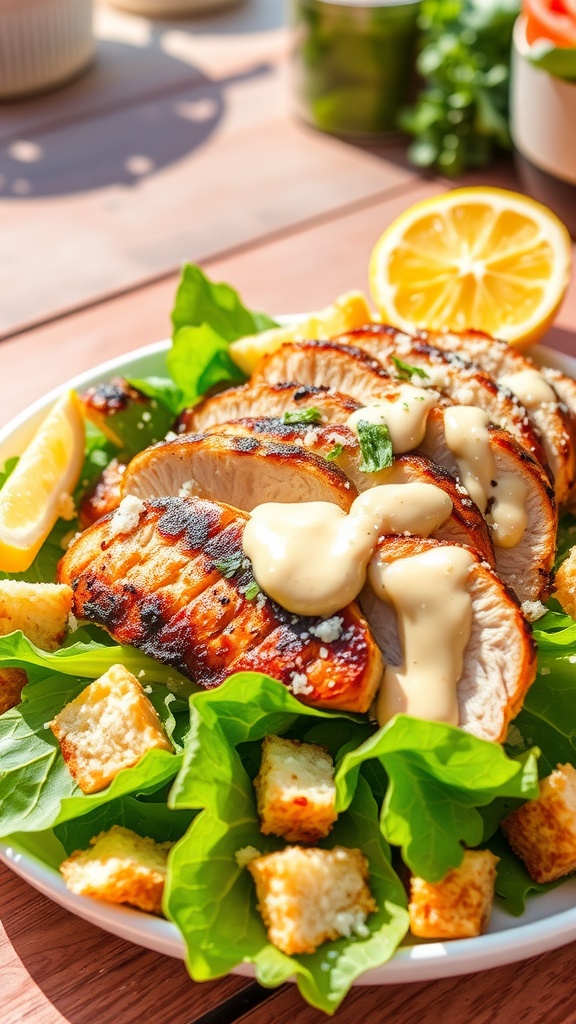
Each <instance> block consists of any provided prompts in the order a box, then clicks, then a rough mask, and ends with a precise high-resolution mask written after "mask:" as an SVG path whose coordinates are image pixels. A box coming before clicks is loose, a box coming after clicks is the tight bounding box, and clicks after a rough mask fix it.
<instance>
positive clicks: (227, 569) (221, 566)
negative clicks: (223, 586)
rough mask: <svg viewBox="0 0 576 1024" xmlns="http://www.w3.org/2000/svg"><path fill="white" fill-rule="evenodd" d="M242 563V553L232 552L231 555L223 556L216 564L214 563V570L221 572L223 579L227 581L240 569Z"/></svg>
mask: <svg viewBox="0 0 576 1024" xmlns="http://www.w3.org/2000/svg"><path fill="white" fill-rule="evenodd" d="M243 561H244V553H243V552H242V551H233V552H232V554H231V555H225V556H224V558H221V559H220V560H219V561H218V562H214V563H213V565H214V568H215V569H218V572H221V573H222V575H223V576H224V578H225V579H227V580H229V579H230V578H231V577H232V576H235V575H236V573H237V572H238V571H239V569H241V567H242V562H243Z"/></svg>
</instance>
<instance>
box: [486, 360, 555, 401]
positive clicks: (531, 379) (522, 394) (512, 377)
mask: <svg viewBox="0 0 576 1024" xmlns="http://www.w3.org/2000/svg"><path fill="white" fill-rule="evenodd" d="M498 383H499V384H502V385H504V387H506V388H508V390H509V391H511V392H512V394H513V395H516V398H518V399H519V400H520V401H521V402H522V405H524V406H525V407H526V409H530V410H532V409H537V408H538V407H539V406H540V405H544V404H545V403H546V402H557V401H558V396H557V395H556V392H555V391H554V389H553V388H551V387H550V385H549V384H548V383H547V381H546V380H545V379H544V377H543V376H542V374H541V373H540V372H539V371H538V370H537V369H536V368H534V369H526V370H519V371H518V373H509V374H507V375H506V376H504V377H501V378H500V379H499V381H498Z"/></svg>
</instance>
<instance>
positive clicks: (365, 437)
mask: <svg viewBox="0 0 576 1024" xmlns="http://www.w3.org/2000/svg"><path fill="white" fill-rule="evenodd" d="M356 429H357V433H358V441H359V442H360V454H361V456H362V459H361V461H360V465H359V466H358V468H359V470H360V472H361V473H378V472H379V471H380V470H381V469H386V468H387V467H388V466H391V465H392V463H393V461H394V452H393V451H392V441H391V440H390V431H389V430H388V427H387V426H386V424H385V423H369V422H368V420H359V421H358V425H357V428H356Z"/></svg>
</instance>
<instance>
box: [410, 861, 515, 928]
mask: <svg viewBox="0 0 576 1024" xmlns="http://www.w3.org/2000/svg"><path fill="white" fill-rule="evenodd" d="M497 863H498V857H495V856H494V854H493V853H491V852H490V850H466V852H465V853H464V859H463V861H462V863H461V865H460V867H458V868H454V869H453V870H452V871H449V872H448V874H447V875H445V876H444V878H443V879H442V880H441V881H440V882H435V883H432V882H426V881H425V880H424V879H423V878H418V877H416V876H412V878H411V879H410V902H409V904H408V914H409V919H410V931H411V932H412V934H413V935H417V936H419V937H420V938H423V939H467V938H471V937H473V936H475V935H481V934H482V932H483V931H484V929H485V927H486V925H487V924H488V921H489V919H490V914H491V912H492V903H493V900H494V882H495V879H496V864H497Z"/></svg>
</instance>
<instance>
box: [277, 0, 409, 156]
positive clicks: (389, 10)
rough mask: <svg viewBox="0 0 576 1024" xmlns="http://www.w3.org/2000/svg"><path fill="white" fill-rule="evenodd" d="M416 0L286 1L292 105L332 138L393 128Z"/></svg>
mask: <svg viewBox="0 0 576 1024" xmlns="http://www.w3.org/2000/svg"><path fill="white" fill-rule="evenodd" d="M419 7H420V0H293V3H292V10H293V28H294V47H293V55H292V56H293V60H292V66H293V85H294V91H295V102H296V109H297V112H298V113H299V115H300V116H301V117H302V118H303V119H304V120H305V121H307V122H308V123H310V124H312V125H314V126H315V127H316V128H320V129H321V130H323V131H326V132H331V133H333V134H335V135H342V136H353V137H354V136H357V137H363V136H364V137H372V136H380V135H386V134H388V133H390V132H394V131H395V130H396V129H397V124H396V118H397V115H398V111H399V110H400V108H401V106H402V104H403V103H404V102H405V100H406V98H407V95H408V91H409V87H410V83H411V80H412V76H413V66H414V51H415V43H416V33H417V25H416V22H417V16H418V10H419Z"/></svg>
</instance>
